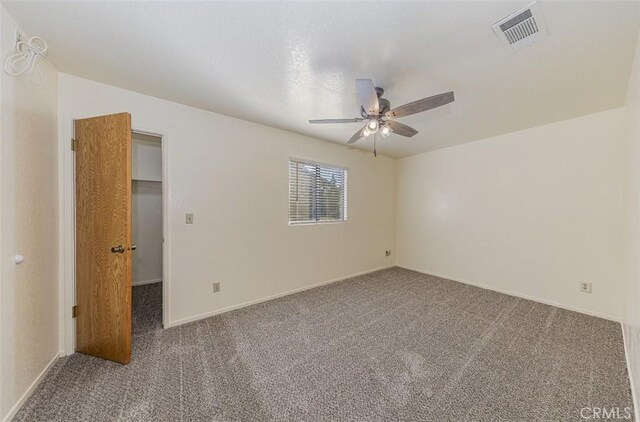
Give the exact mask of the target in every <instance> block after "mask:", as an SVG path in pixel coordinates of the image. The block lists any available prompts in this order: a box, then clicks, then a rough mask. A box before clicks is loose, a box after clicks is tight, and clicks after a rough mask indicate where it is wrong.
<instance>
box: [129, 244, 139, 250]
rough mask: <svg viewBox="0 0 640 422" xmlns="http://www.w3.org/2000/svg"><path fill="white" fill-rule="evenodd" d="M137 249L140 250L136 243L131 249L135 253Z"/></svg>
mask: <svg viewBox="0 0 640 422" xmlns="http://www.w3.org/2000/svg"><path fill="white" fill-rule="evenodd" d="M136 249H138V245H136V244H135V243H134V244H133V245H131V247H130V248H129V250H130V251H135V250H136Z"/></svg>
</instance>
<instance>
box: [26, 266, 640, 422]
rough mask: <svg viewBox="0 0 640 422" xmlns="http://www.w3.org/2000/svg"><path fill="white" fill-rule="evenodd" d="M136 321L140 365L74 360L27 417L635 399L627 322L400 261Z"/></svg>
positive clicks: (344, 417)
mask: <svg viewBox="0 0 640 422" xmlns="http://www.w3.org/2000/svg"><path fill="white" fill-rule="evenodd" d="M147 293H148V292H147ZM151 301H152V299H149V303H150V302H151ZM145 309H147V311H149V309H150V307H146V308H145ZM155 312H157V311H155ZM144 318H145V317H144V316H140V315H139V316H138V317H136V318H134V321H138V322H139V321H143V320H144ZM134 332H136V333H137V335H136V336H134V339H133V359H132V362H131V363H130V364H129V365H127V366H121V365H118V364H115V363H111V362H107V361H103V360H100V359H95V358H91V357H88V356H83V355H80V354H75V355H73V356H70V357H66V358H63V359H60V360H59V361H58V362H57V364H56V365H55V366H54V368H53V369H52V370H51V371H50V373H49V374H48V375H47V377H46V379H45V380H44V381H43V382H42V383H41V384H40V386H39V387H38V388H37V390H36V391H35V393H34V394H33V395H32V397H31V398H30V399H29V400H28V401H27V403H26V404H25V406H24V407H23V408H22V410H21V411H20V412H19V413H18V415H17V416H16V418H15V420H17V421H270V420H277V421H464V420H469V421H579V420H582V419H581V415H580V412H581V409H583V408H596V407H599V408H606V409H610V408H619V409H620V410H619V412H620V413H619V414H620V415H624V414H623V413H622V412H623V411H624V408H631V406H632V404H631V403H632V399H631V395H630V387H629V380H628V378H627V370H626V365H625V358H624V351H623V344H622V337H621V332H620V326H619V324H617V323H614V322H611V321H607V320H603V319H599V318H594V317H590V316H586V315H582V314H579V313H575V312H570V311H567V310H563V309H559V308H555V307H552V306H547V305H543V304H540V303H536V302H531V301H528V300H523V299H518V298H515V297H511V296H507V295H504V294H500V293H495V292H492V291H488V290H483V289H479V288H475V287H472V286H468V285H465V284H460V283H457V282H453V281H449V280H444V279H441V278H437V277H431V276H426V275H423V274H419V273H416V272H412V271H408V270H404V269H399V268H392V269H388V270H383V271H379V272H375V273H372V274H368V275H364V276H360V277H356V278H353V279H350V280H346V281H343V282H339V283H334V284H331V285H327V286H324V287H320V288H317V289H313V290H309V291H306V292H302V293H298V294H295V295H291V296H287V297H283V298H280V299H277V300H273V301H270V302H265V303H261V304H258V305H254V306H251V307H248V308H244V309H240V310H237V311H233V312H229V313H226V314H223V315H219V316H215V317H211V318H208V319H205V320H202V321H198V322H194V323H191V324H186V325H183V326H179V327H175V328H171V329H168V330H163V329H151V330H147V329H145V330H143V329H139V330H138V329H136V328H135V327H134ZM587 414H588V413H587ZM600 420H603V419H600Z"/></svg>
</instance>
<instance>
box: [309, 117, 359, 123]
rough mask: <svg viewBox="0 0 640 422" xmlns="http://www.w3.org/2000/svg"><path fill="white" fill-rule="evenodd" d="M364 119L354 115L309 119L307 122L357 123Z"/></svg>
mask: <svg viewBox="0 0 640 422" xmlns="http://www.w3.org/2000/svg"><path fill="white" fill-rule="evenodd" d="M363 120H364V119H361V118H360V117H355V118H353V119H316V120H309V123H358V122H362V121H363Z"/></svg>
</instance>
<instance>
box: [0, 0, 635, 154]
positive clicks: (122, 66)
mask: <svg viewBox="0 0 640 422" xmlns="http://www.w3.org/2000/svg"><path fill="white" fill-rule="evenodd" d="M3 4H4V5H5V7H6V8H7V9H8V10H9V12H10V13H11V14H12V15H13V16H14V17H15V18H16V20H17V21H18V22H19V23H20V24H21V25H22V26H23V27H24V29H25V30H26V31H27V32H29V33H30V34H31V35H41V36H43V37H44V38H45V39H46V40H47V42H48V43H49V47H50V55H51V61H52V62H53V64H54V65H55V66H56V68H57V69H58V70H59V71H61V72H65V73H69V74H73V75H77V76H80V77H85V78H88V79H93V80H96V81H100V82H104V83H107V84H111V85H115V86H118V87H121V88H125V89H129V90H133V91H136V92H140V93H144V94H149V95H153V96H156V97H160V98H165V99H168V100H171V101H176V102H179V103H183V104H187V105H191V106H194V107H199V108H203V109H206V110H211V111H214V112H218V113H222V114H225V115H229V116H234V117H238V118H241V119H246V120H251V121H254V122H258V123H262V124H265V125H269V126H274V127H278V128H282V129H285V130H289V131H293V132H298V133H301V134H305V135H310V136H313V137H317V138H320V139H324V140H327V141H332V142H337V143H345V142H346V140H348V139H349V137H350V136H351V135H352V134H353V133H354V132H356V131H357V130H358V129H359V125H358V124H357V123H352V124H336V125H315V126H312V125H310V124H309V123H308V122H307V120H308V119H320V118H343V117H356V116H358V104H357V99H356V93H355V82H354V81H355V79H356V78H370V79H373V81H374V82H375V83H376V85H379V86H382V87H383V88H385V90H386V93H385V97H386V98H388V99H389V100H390V101H391V104H392V106H399V105H401V104H404V103H407V102H410V101H413V100H416V99H418V98H423V97H427V96H431V95H434V94H438V93H441V92H445V91H451V90H453V91H455V95H456V101H455V102H454V103H453V104H450V105H446V106H444V107H441V108H439V109H436V110H432V111H428V112H425V113H422V114H418V115H414V116H409V117H405V118H402V119H400V121H401V122H403V123H405V124H408V125H411V126H413V127H415V128H416V129H417V130H419V131H420V133H419V134H417V135H416V136H414V137H413V138H411V139H408V138H402V137H400V136H397V135H391V136H390V137H389V138H386V139H382V140H381V141H380V142H379V144H378V150H379V152H381V153H383V154H386V155H390V156H393V157H403V156H407V155H412V154H416V153H420V152H424V151H429V150H434V149H438V148H443V147H447V146H451V145H456V144H460V143H464V142H469V141H473V140H477V139H482V138H485V137H488V136H494V135H498V134H502V133H508V132H513V131H516V130H520V129H525V128H528V127H533V126H537V125H541V124H546V123H551V122H554V121H559V120H563V119H567V118H571V117H576V116H580V115H583V114H588V113H593V112H597V111H601V110H605V109H610V108H614V107H619V106H622V105H623V104H624V101H625V94H626V88H627V81H628V79H629V71H630V65H631V60H632V56H633V51H634V46H635V41H636V38H637V35H638V29H639V25H640V2H617V1H609V2H604V1H601V2H568V1H558V2H555V1H541V2H540V4H541V9H542V12H543V14H544V17H545V19H546V22H547V26H548V29H549V37H547V38H546V39H544V40H542V41H540V42H538V43H536V44H533V45H531V46H529V47H526V48H524V49H521V50H518V51H512V50H511V49H510V48H509V47H507V46H505V45H503V44H502V43H501V42H500V41H499V40H498V38H497V37H496V35H495V34H494V33H493V31H492V30H491V25H492V24H493V23H495V22H497V21H499V20H500V19H502V18H504V17H505V16H507V15H509V14H511V13H512V12H515V11H517V10H518V9H520V8H521V7H524V6H526V5H527V4H528V2H523V1H501V2H498V1H490V2H489V1H488V2H485V1H458V2H284V1H282V2H88V1H87V2H55V1H51V2H4V3H3ZM356 145H357V146H358V147H360V148H369V149H370V148H371V146H372V145H371V142H370V141H366V142H361V143H358V144H356Z"/></svg>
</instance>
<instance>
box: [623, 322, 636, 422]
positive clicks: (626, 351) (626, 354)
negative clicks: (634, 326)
mask: <svg viewBox="0 0 640 422" xmlns="http://www.w3.org/2000/svg"><path fill="white" fill-rule="evenodd" d="M625 325H627V324H625V323H622V324H620V328H621V329H622V342H623V343H624V358H625V360H626V362H627V374H628V375H629V384H630V385H631V398H632V399H633V414H634V415H635V421H636V422H640V413H638V411H640V409H639V408H638V400H637V396H636V384H635V382H634V380H633V371H632V370H631V365H630V363H631V362H630V361H629V354H630V352H631V351H630V350H629V344H628V343H627V332H626V330H625Z"/></svg>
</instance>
